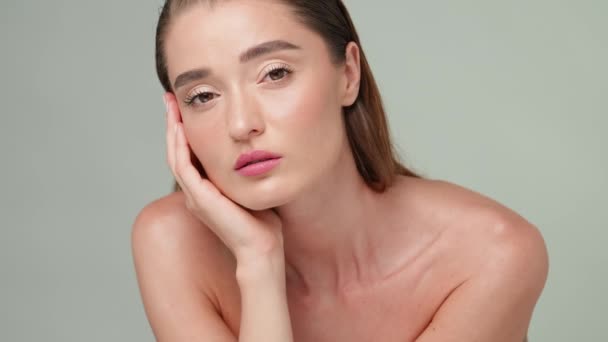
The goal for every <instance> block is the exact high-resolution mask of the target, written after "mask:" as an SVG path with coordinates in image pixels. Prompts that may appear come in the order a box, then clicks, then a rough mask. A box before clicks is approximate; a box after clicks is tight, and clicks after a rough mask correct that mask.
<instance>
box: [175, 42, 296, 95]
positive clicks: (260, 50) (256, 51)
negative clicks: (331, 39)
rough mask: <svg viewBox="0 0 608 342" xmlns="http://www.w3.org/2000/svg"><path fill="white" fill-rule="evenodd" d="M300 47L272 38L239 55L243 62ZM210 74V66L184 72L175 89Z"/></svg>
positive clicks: (177, 79) (178, 78) (176, 79)
mask: <svg viewBox="0 0 608 342" xmlns="http://www.w3.org/2000/svg"><path fill="white" fill-rule="evenodd" d="M300 49H301V48H300V47H299V46H297V45H294V44H292V43H290V42H288V41H285V40H272V41H268V42H264V43H261V44H258V45H255V46H252V47H250V48H249V49H247V50H246V51H245V52H243V53H241V55H240V56H239V62H240V63H241V64H243V63H247V62H249V61H250V60H253V59H256V58H258V57H261V56H263V55H267V54H269V53H272V52H275V51H279V50H300ZM210 75H211V70H210V69H208V68H199V69H193V70H189V71H186V72H183V73H181V74H180V75H179V76H177V77H176V78H175V82H174V84H173V89H175V90H177V89H178V88H179V87H181V86H184V85H186V84H188V83H190V82H192V81H197V80H201V79H203V78H206V77H209V76H210Z"/></svg>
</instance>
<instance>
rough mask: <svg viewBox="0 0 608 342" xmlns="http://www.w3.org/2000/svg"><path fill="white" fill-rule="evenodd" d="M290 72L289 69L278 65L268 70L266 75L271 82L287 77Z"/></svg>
mask: <svg viewBox="0 0 608 342" xmlns="http://www.w3.org/2000/svg"><path fill="white" fill-rule="evenodd" d="M290 73H291V70H289V69H287V68H285V67H278V68H276V69H273V70H271V71H269V72H268V73H267V74H266V75H267V76H269V77H270V79H271V80H272V81H273V82H276V81H280V80H282V79H283V78H285V77H287V75H289V74H290Z"/></svg>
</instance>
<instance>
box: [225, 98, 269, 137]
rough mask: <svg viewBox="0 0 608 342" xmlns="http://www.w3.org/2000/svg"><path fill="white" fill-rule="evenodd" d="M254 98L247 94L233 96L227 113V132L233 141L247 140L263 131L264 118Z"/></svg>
mask: <svg viewBox="0 0 608 342" xmlns="http://www.w3.org/2000/svg"><path fill="white" fill-rule="evenodd" d="M259 109H260V107H259V105H258V103H257V102H256V100H255V99H253V98H252V97H247V96H240V97H238V98H236V97H235V98H233V101H232V105H231V106H230V108H229V113H228V115H227V118H228V122H227V126H228V133H229V134H230V137H231V138H232V139H234V140H235V141H244V140H249V139H251V138H252V137H254V136H256V135H260V134H262V133H263V132H264V120H263V116H262V114H261V113H260V110H259Z"/></svg>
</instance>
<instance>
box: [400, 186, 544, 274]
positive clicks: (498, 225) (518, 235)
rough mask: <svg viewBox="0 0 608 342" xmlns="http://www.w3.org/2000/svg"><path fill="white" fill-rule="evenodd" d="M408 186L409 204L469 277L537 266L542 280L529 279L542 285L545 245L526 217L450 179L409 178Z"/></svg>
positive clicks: (447, 256) (442, 247)
mask: <svg viewBox="0 0 608 342" xmlns="http://www.w3.org/2000/svg"><path fill="white" fill-rule="evenodd" d="M404 183H405V184H406V186H405V187H404V188H407V189H409V190H406V191H405V192H408V191H409V193H410V195H409V196H408V197H409V198H410V199H409V200H408V201H409V202H408V203H410V206H411V207H413V209H414V210H415V211H417V212H419V213H422V215H421V217H423V218H424V225H427V226H430V227H433V229H437V230H439V231H440V233H441V236H442V238H441V240H442V242H443V243H440V244H438V248H441V249H442V251H441V254H442V255H443V256H444V257H446V258H450V259H452V260H462V262H463V263H465V264H466V265H467V266H468V270H467V272H468V273H471V272H480V271H481V270H482V269H484V270H488V269H493V270H499V269H500V267H507V268H509V267H510V268H517V267H522V266H523V265H528V266H535V267H536V269H537V270H538V279H535V280H531V281H536V282H542V283H543V284H544V281H545V276H546V272H547V267H548V256H547V250H546V245H545V241H544V239H543V237H542V235H541V233H540V230H539V229H538V227H536V226H535V225H534V224H532V223H531V222H530V221H528V220H527V219H526V218H524V217H523V216H521V215H520V214H519V213H517V212H515V211H514V210H512V209H511V208H509V207H507V206H505V205H504V204H502V203H499V202H498V201H496V200H495V199H493V198H490V197H488V196H486V195H483V194H481V193H479V192H477V191H474V190H471V189H468V188H466V187H464V186H461V185H458V184H454V183H451V182H448V181H444V180H430V179H410V178H408V180H407V181H405V182H404ZM498 262H502V264H501V266H500V267H498V266H497V263H498ZM532 263H535V265H532ZM489 265H493V267H489Z"/></svg>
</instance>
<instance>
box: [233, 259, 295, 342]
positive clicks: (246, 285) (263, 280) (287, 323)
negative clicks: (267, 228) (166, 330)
mask: <svg viewBox="0 0 608 342" xmlns="http://www.w3.org/2000/svg"><path fill="white" fill-rule="evenodd" d="M248 260H252V261H247V262H239V261H237V271H236V278H237V282H238V284H239V288H240V290H241V327H240V337H239V341H240V342H258V341H268V342H291V341H293V334H292V327H291V319H290V316H289V310H288V306H287V294H286V289H285V261H284V260H285V257H284V253H283V250H282V248H278V249H277V250H276V251H273V252H271V253H269V254H268V255H267V256H265V257H261V258H251V259H248Z"/></svg>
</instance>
